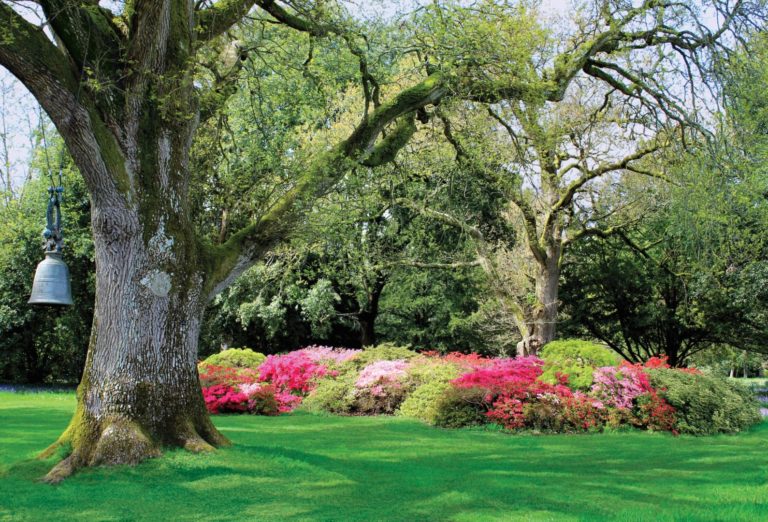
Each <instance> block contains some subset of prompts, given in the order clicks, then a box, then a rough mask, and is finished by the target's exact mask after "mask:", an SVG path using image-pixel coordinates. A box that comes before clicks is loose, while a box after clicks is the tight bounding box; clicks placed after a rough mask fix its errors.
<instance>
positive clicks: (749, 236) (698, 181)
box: [564, 36, 768, 365]
mask: <svg viewBox="0 0 768 522" xmlns="http://www.w3.org/2000/svg"><path fill="white" fill-rule="evenodd" d="M761 42H762V37H759V36H758V37H756V38H755V39H754V40H753V41H752V43H751V44H750V46H751V48H752V52H751V53H750V57H749V59H746V58H745V55H744V54H742V53H735V54H733V55H732V56H731V57H730V58H729V61H728V64H727V66H725V67H723V69H722V71H723V72H724V74H726V76H725V78H724V79H725V90H724V93H725V95H726V98H725V100H726V102H727V105H726V107H727V110H726V111H725V112H722V113H720V114H718V115H717V116H718V118H719V121H720V125H719V127H718V128H717V134H716V135H715V136H714V137H713V138H712V139H711V140H710V141H708V142H702V143H698V144H697V145H696V146H693V144H692V146H691V147H690V149H689V150H688V151H685V150H680V149H675V153H674V154H672V155H670V156H669V157H667V158H666V159H665V161H666V162H667V163H668V164H669V165H670V167H669V169H668V170H669V173H670V176H671V177H672V179H673V181H674V183H672V184H666V183H663V184H661V185H659V184H658V183H656V184H648V183H645V184H642V183H635V184H628V185H627V187H626V189H625V190H624V191H623V192H621V193H619V192H616V191H614V193H613V198H612V200H613V201H612V202H611V201H610V198H606V200H605V201H603V202H602V203H603V204H604V205H606V207H607V208H608V209H616V210H618V211H617V212H615V213H613V214H612V215H613V217H614V218H615V219H619V220H622V219H623V220H629V221H632V222H634V223H635V224H634V225H633V226H632V227H627V228H626V229H623V230H622V231H621V233H620V234H617V235H615V236H614V237H595V238H591V239H590V241H589V242H585V243H584V244H582V245H581V246H579V247H578V252H577V253H576V254H577V255H575V256H573V257H572V258H571V259H570V260H569V261H568V267H567V269H566V271H565V272H566V273H565V277H564V280H565V283H564V290H565V292H564V294H565V296H566V297H565V299H564V301H565V302H566V303H567V313H568V316H569V321H568V325H567V326H566V328H567V329H568V330H569V331H571V332H575V331H578V329H579V328H581V329H582V332H583V331H586V332H588V333H589V334H590V335H592V336H595V337H597V338H599V339H601V340H603V341H605V342H606V343H608V344H609V345H610V346H611V347H613V348H614V349H615V350H617V351H618V352H619V353H621V354H622V355H624V356H625V357H627V358H628V359H630V360H643V359H646V358H648V357H650V356H654V355H655V356H660V355H666V356H668V357H669V360H670V363H671V364H675V365H684V364H686V362H687V360H688V359H689V358H690V357H691V356H693V355H695V354H696V353H697V352H701V351H702V350H708V349H714V350H716V351H719V352H720V353H726V352H728V349H727V348H725V352H724V351H723V350H724V347H731V349H735V350H736V353H742V352H743V351H744V350H748V351H765V338H766V335H767V334H768V331H766V327H765V325H766V322H765V319H766V318H765V310H766V304H768V299H767V297H768V295H767V294H766V290H765V289H766V288H768V286H766V283H767V282H768V280H766V274H768V268H767V267H768V250H767V249H766V241H765V238H764V236H765V234H764V230H765V227H766V225H768V204H767V201H766V197H765V189H766V187H768V178H767V177H766V169H765V166H764V165H765V150H766V149H765V146H764V145H765V132H764V130H762V128H761V125H762V122H764V120H765V118H764V114H763V111H762V110H761V107H763V106H764V101H765V100H764V98H765V97H764V95H763V94H762V91H760V94H758V93H757V92H756V91H755V88H754V85H756V82H757V81H759V78H760V77H761V75H764V74H765V71H766V68H765V64H766V61H765V56H766V54H765V50H764V49H765V48H764V45H763V44H762V43H761ZM622 199H623V200H625V201H626V200H635V201H643V202H644V204H642V205H639V206H636V207H635V208H633V209H632V210H631V212H632V213H633V215H628V214H629V212H630V211H629V210H628V209H626V208H623V209H617V208H616V204H615V202H616V201H618V200H622ZM622 214H623V217H621V216H622ZM641 218H642V219H641ZM574 328H576V329H574ZM729 358H730V359H733V357H730V356H729ZM698 359H699V360H702V361H705V362H707V364H710V363H711V357H709V356H707V355H706V354H702V355H700V356H698Z"/></svg>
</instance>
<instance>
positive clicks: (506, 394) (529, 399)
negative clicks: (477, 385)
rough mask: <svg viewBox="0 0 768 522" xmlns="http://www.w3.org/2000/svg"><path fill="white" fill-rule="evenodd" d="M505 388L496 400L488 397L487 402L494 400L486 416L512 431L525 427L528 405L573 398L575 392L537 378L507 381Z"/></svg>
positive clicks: (490, 396)
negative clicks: (526, 406) (526, 407)
mask: <svg viewBox="0 0 768 522" xmlns="http://www.w3.org/2000/svg"><path fill="white" fill-rule="evenodd" d="M505 387H506V389H504V390H503V391H502V392H501V393H500V394H499V395H498V396H497V397H495V398H493V396H492V395H486V401H490V400H493V403H492V405H491V407H490V408H489V410H488V412H487V413H486V415H487V417H488V418H489V419H491V420H492V421H493V422H495V423H497V424H501V425H502V426H504V427H505V428H507V429H510V430H514V429H519V428H523V427H525V425H526V422H525V420H526V419H525V412H524V409H525V405H526V404H527V403H534V402H538V401H541V400H542V399H544V400H554V399H556V398H562V397H571V396H573V392H571V390H570V389H569V388H568V387H567V386H564V385H562V384H555V385H553V384H549V383H546V382H541V381H539V380H536V379H535V378H534V379H533V380H532V381H525V380H523V379H519V380H516V381H510V380H507V381H505Z"/></svg>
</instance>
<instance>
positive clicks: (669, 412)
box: [634, 390, 678, 435]
mask: <svg viewBox="0 0 768 522" xmlns="http://www.w3.org/2000/svg"><path fill="white" fill-rule="evenodd" d="M636 402H637V406H636V407H635V412H634V413H635V417H634V419H635V424H636V425H637V426H639V427H641V428H646V429H649V430H652V431H671V432H672V433H674V434H675V435H677V433H678V431H677V430H676V429H675V424H676V423H677V417H676V415H675V408H673V407H672V406H671V405H670V404H669V403H667V401H666V400H664V398H663V397H660V396H659V394H658V392H656V390H651V391H650V392H648V393H645V394H643V395H640V396H638V397H637V399H636Z"/></svg>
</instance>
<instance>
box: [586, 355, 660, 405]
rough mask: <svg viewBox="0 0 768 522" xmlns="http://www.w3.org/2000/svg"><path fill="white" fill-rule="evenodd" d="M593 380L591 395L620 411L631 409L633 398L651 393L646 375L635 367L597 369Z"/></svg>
mask: <svg viewBox="0 0 768 522" xmlns="http://www.w3.org/2000/svg"><path fill="white" fill-rule="evenodd" d="M593 378H594V382H595V383H594V384H593V385H592V393H593V395H594V396H595V397H597V398H598V399H600V400H601V401H603V402H604V403H605V404H607V405H610V406H613V407H616V408H620V409H631V408H632V406H633V405H634V402H633V401H634V400H635V397H638V396H639V395H642V394H644V393H648V392H650V391H652V388H651V383H650V381H649V380H648V375H646V373H645V372H644V371H643V369H642V367H639V366H636V365H631V364H623V365H622V366H620V367H618V368H617V367H615V366H605V367H603V368H598V369H597V370H595V373H594V375H593Z"/></svg>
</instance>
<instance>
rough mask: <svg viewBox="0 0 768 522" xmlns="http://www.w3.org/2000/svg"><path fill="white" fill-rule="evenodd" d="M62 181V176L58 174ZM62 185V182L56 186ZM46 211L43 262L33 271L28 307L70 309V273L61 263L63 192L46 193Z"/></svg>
mask: <svg viewBox="0 0 768 522" xmlns="http://www.w3.org/2000/svg"><path fill="white" fill-rule="evenodd" d="M59 179H61V172H60V173H59ZM59 183H61V182H59ZM48 193H49V196H50V197H49V198H48V209H47V211H46V214H45V217H46V221H47V223H46V227H45V230H43V238H45V259H43V260H42V261H41V262H40V263H39V264H38V265H37V270H36V271H35V279H34V282H33V283H32V295H31V296H30V297H29V301H28V302H29V304H35V305H58V306H68V305H72V304H73V303H72V290H71V287H70V284H69V269H68V268H67V265H66V264H65V263H64V261H62V260H61V253H62V250H63V249H64V233H63V227H62V223H61V198H62V194H63V193H64V188H63V187H62V186H61V185H59V186H58V187H54V186H53V185H51V187H50V188H49V189H48Z"/></svg>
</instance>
